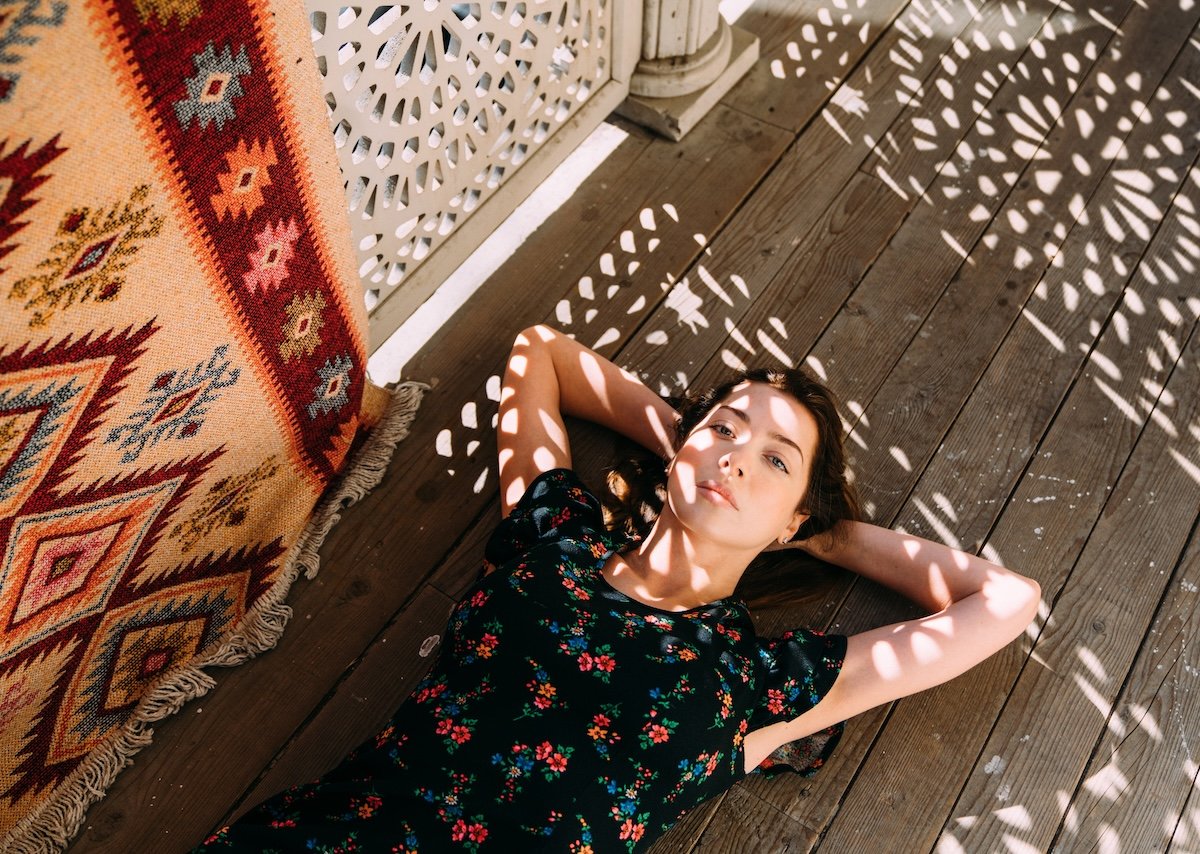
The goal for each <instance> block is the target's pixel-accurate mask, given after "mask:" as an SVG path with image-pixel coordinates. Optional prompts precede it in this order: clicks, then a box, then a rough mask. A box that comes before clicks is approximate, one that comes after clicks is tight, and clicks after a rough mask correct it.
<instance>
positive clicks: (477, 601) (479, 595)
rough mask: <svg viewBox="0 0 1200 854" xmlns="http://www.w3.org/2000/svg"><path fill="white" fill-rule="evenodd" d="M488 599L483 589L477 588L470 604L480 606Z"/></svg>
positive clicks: (473, 606) (475, 606)
mask: <svg viewBox="0 0 1200 854" xmlns="http://www.w3.org/2000/svg"><path fill="white" fill-rule="evenodd" d="M487 600H488V597H487V594H486V593H484V592H483V591H482V590H476V591H475V595H474V596H472V597H471V601H470V603H469V604H470V605H471V607H472V608H478V607H479V606H480V605H482V604H483V603H484V602H486V601H487Z"/></svg>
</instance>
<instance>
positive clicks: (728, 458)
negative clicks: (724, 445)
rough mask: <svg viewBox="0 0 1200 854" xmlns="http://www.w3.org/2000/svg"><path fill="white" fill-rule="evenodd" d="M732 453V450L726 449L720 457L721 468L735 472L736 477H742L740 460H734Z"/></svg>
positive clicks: (731, 472)
mask: <svg viewBox="0 0 1200 854" xmlns="http://www.w3.org/2000/svg"><path fill="white" fill-rule="evenodd" d="M733 455H734V452H733V451H727V452H726V453H725V455H724V456H722V457H721V468H722V469H723V470H728V471H729V473H730V474H736V475H737V476H738V477H742V474H743V473H742V464H741V461H740V460H735V459H734V458H733Z"/></svg>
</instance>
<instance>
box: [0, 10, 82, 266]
mask: <svg viewBox="0 0 1200 854" xmlns="http://www.w3.org/2000/svg"><path fill="white" fill-rule="evenodd" d="M2 17H3V15H2V13H0V18H2ZM2 25H3V22H2V21H0V26H2ZM3 100H4V98H3V97H0V101H3ZM58 141H59V134H55V135H54V137H53V138H51V139H50V141H49V142H47V143H46V144H45V145H43V146H41V147H40V148H38V149H35V150H33V151H30V150H29V147H30V144H31V142H32V140H28V139H27V140H25V141H24V142H22V143H21V144H20V145H18V146H17V147H16V148H15V149H13V150H12V151H5V149H6V148H7V147H8V141H7V140H0V258H3V257H4V256H5V255H7V254H8V253H9V252H12V251H13V250H14V249H16V248H17V244H16V243H12V242H9V238H11V237H12V236H13V235H15V234H16V233H17V232H18V231H20V230H21V229H22V228H24V227H25V226H27V225H28V224H29V222H28V220H24V221H22V220H20V219H18V217H20V216H21V215H22V214H24V213H25V212H26V211H28V210H29V209H30V208H31V207H33V206H34V204H36V203H37V199H36V198H33V197H32V193H33V192H34V190H36V189H37V188H38V187H40V186H41V185H42V184H44V183H45V182H46V181H48V180H50V176H49V175H47V174H45V173H44V172H43V171H42V170H43V169H44V168H45V167H46V165H47V164H49V163H50V162H51V161H52V160H54V158H56V157H58V156H59V155H60V154H62V153H63V152H64V151H66V149H65V148H60V147H59V145H58ZM3 273H4V268H3V267H0V274H3Z"/></svg>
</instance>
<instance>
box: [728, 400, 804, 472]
mask: <svg viewBox="0 0 1200 854" xmlns="http://www.w3.org/2000/svg"><path fill="white" fill-rule="evenodd" d="M722 409H724V410H726V411H727V412H732V413H733V414H734V415H735V416H737V417H738V418H740V419H741V420H742V421H744V422H745V423H746V425H747V426H749V425H750V415H749V413H746V412H743V411H742V410H740V409H734V408H733V407H732V406H728V405H726V404H722V405H721V406H720V407H719V408H718V411H720V410H722ZM767 435H769V436H770V437H771V438H772V439H774V440H775V441H777V442H782V443H783V444H785V445H791V446H792V447H793V448H795V449H796V453H797V454H799V455H800V462H804V451H802V450H800V446H799V445H797V444H796V443H795V442H793V441H792V440H791V439H789V438H788V437H787V436H785V435H783V434H782V433H776V432H774V431H772V432H770V433H768V434H767Z"/></svg>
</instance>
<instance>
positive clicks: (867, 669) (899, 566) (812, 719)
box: [746, 522, 1041, 769]
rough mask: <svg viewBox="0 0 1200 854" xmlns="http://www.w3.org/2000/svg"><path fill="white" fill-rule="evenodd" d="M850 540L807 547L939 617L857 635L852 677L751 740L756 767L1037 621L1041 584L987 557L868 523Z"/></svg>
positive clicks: (849, 664) (963, 667)
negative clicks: (783, 746) (793, 743)
mask: <svg viewBox="0 0 1200 854" xmlns="http://www.w3.org/2000/svg"><path fill="white" fill-rule="evenodd" d="M846 534H847V536H846V538H845V540H844V541H842V542H838V543H836V544H828V543H822V542H821V541H820V538H817V539H814V540H810V541H808V542H805V543H803V544H801V547H802V548H804V549H805V550H806V551H808V552H810V553H811V554H813V555H815V556H817V557H819V558H822V559H823V560H826V561H828V562H830V563H833V564H836V565H838V566H842V567H845V568H846V569H849V570H851V571H853V572H856V573H858V574H860V575H862V576H864V577H866V578H870V579H872V580H873V581H877V582H879V583H880V584H883V585H885V586H886V587H889V588H891V589H893V590H895V591H897V592H899V593H901V594H903V595H905V596H907V597H908V598H910V599H912V600H913V601H914V602H916V603H917V604H919V605H921V606H923V607H925V608H928V609H929V610H930V611H932V612H933V613H931V614H930V615H929V616H926V617H921V618H919V619H915V620H906V621H904V622H901V623H894V624H892V625H890V626H882V627H880V628H878V629H872V630H870V631H866V632H861V633H859V634H855V635H851V636H850V638H849V641H848V644H847V649H846V660H845V662H844V664H843V666H842V672H841V674H840V675H839V676H838V678H837V681H836V682H834V685H833V688H832V689H830V691H829V693H828V694H827V695H826V696H825V697H824V698H823V699H822V700H821V702H820V703H818V704H817V705H816V706H815V707H813V708H812V709H811V710H809V711H808V712H806V713H805V714H803V715H800V716H799V717H797V718H794V719H792V720H790V721H784V722H781V723H777V724H772V725H771V726H768V727H764V728H763V729H761V730H758V731H756V732H754V733H751V734H750V736H749V737H747V739H746V768H747V769H753V768H754V767H756V766H757V765H758V763H759V762H761V761H762V759H763V758H765V757H766V756H767V755H768V754H770V752H771V751H772V750H774V749H775V748H776V747H778V746H779V745H781V744H784V743H786V742H789V741H794V740H795V739H797V738H802V737H803V736H806V735H811V734H812V733H814V732H818V731H820V730H822V729H825V728H826V727H829V726H832V725H833V724H835V723H838V722H839V721H843V720H845V719H847V718H850V717H853V716H854V715H857V714H859V713H860V712H864V711H866V710H868V709H871V708H874V707H875V706H879V705H882V704H884V703H888V702H891V701H892V700H896V699H899V698H900V697H904V696H907V695H909V694H915V693H916V692H918V691H923V690H925V689H926V688H932V687H934V686H935V685H940V684H941V683H943V682H947V681H949V680H951V679H953V678H954V677H955V676H958V675H960V674H962V673H964V672H966V671H967V670H969V669H970V668H972V667H974V666H975V665H976V664H979V663H980V662H982V661H983V660H984V659H986V658H988V657H989V656H991V655H993V654H995V653H996V652H999V651H1000V650H1001V649H1003V648H1004V647H1005V646H1007V645H1008V644H1009V643H1010V642H1011V641H1013V640H1014V639H1015V638H1016V637H1018V636H1019V635H1020V634H1021V632H1022V631H1023V630H1024V629H1025V628H1026V626H1028V625H1029V623H1030V622H1031V621H1032V620H1033V619H1034V617H1035V616H1037V608H1038V604H1039V602H1040V597H1041V588H1040V587H1039V586H1038V583H1037V582H1036V581H1034V580H1032V579H1030V578H1026V577H1025V576H1023V575H1020V574H1018V573H1015V572H1013V571H1011V570H1009V569H1005V568H1004V567H1002V566H998V565H997V564H994V563H992V562H990V561H987V560H984V559H983V558H981V557H978V556H977V555H973V554H970V553H968V552H963V551H959V550H958V549H952V548H950V547H948V546H945V545H942V544H940V543H934V542H931V541H929V540H925V539H921V538H920V537H913V536H910V535H908V534H901V533H899V532H898V531H890V530H888V529H886V528H879V527H877V526H874V525H868V524H865V523H861V522H854V523H848V524H847V527H846Z"/></svg>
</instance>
